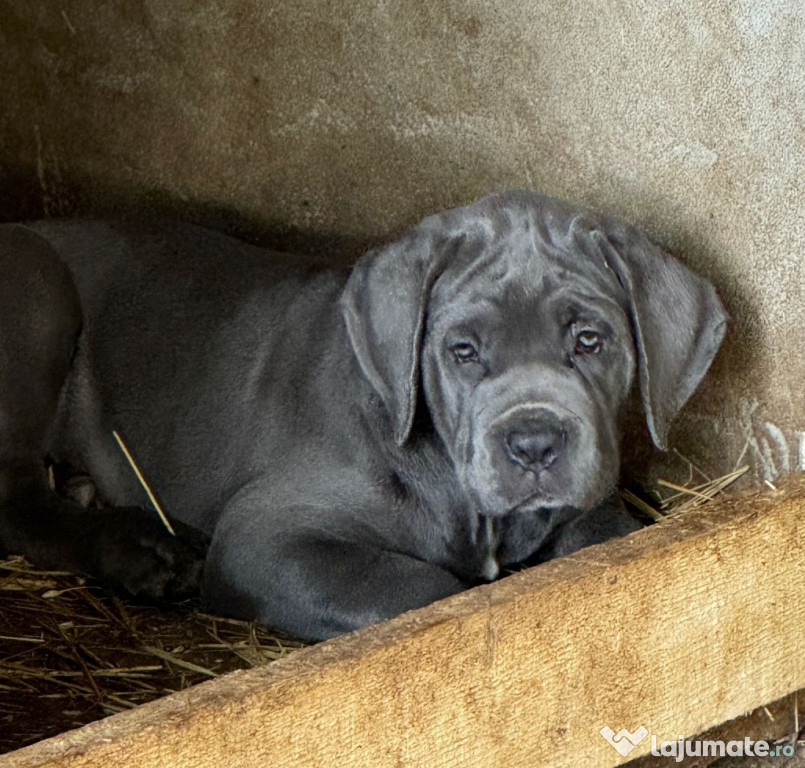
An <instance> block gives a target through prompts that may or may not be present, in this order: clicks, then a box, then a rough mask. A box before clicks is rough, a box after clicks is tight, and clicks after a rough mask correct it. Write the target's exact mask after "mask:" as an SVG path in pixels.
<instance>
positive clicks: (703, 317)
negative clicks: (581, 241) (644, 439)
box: [591, 220, 727, 449]
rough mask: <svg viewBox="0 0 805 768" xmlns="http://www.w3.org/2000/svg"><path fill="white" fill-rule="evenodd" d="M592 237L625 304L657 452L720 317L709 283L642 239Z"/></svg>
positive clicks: (624, 233) (613, 229)
mask: <svg viewBox="0 0 805 768" xmlns="http://www.w3.org/2000/svg"><path fill="white" fill-rule="evenodd" d="M600 230H603V231H593V232H592V233H591V235H592V237H593V239H594V240H596V241H597V242H598V244H599V246H600V247H601V251H602V253H603V255H604V258H605V259H606V262H607V264H608V266H609V267H610V269H612V270H613V272H615V274H616V275H617V277H618V280H619V281H620V283H621V285H623V287H624V288H625V289H626V291H627V293H628V295H629V298H630V304H631V315H632V316H631V321H632V327H633V332H634V336H635V343H636V345H637V357H638V375H639V381H640V392H641V395H642V398H643V407H644V409H645V413H646V421H647V422H648V428H649V432H650V433H651V437H652V439H653V440H654V444H655V445H656V446H657V447H658V448H661V449H665V448H666V443H667V438H668V428H669V427H670V424H671V421H672V420H673V418H674V417H675V416H676V414H677V413H678V412H679V411H680V409H681V408H682V406H683V405H684V404H685V402H686V401H687V400H688V398H689V397H690V396H691V395H692V394H693V392H694V390H695V389H696V387H697V386H698V384H699V382H700V381H701V380H702V377H703V376H704V374H705V373H706V372H707V369H708V368H709V367H710V363H711V362H712V360H713V358H714V357H715V354H716V352H717V351H718V348H719V346H720V345H721V342H722V340H723V339H724V333H725V331H726V323H727V315H726V313H725V312H724V308H723V307H722V305H721V302H720V301H719V299H718V296H716V293H715V291H714V290H713V286H712V285H710V283H708V282H707V281H706V280H704V279H702V278H701V277H699V276H697V275H695V274H693V273H692V272H691V271H690V270H688V269H687V268H685V267H684V266H683V265H682V264H681V263H680V262H678V261H676V260H675V259H673V258H672V257H671V256H669V255H668V254H667V253H665V252H664V251H662V250H661V249H660V248H658V247H657V246H656V245H654V244H653V243H652V242H651V241H650V240H649V239H648V238H647V237H646V236H645V235H644V234H643V233H642V232H640V231H639V230H637V229H634V228H633V227H629V226H627V225H624V224H622V223H620V222H616V221H613V220H607V221H606V223H605V225H604V226H603V227H600Z"/></svg>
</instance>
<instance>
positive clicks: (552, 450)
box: [504, 426, 564, 471]
mask: <svg viewBox="0 0 805 768" xmlns="http://www.w3.org/2000/svg"><path fill="white" fill-rule="evenodd" d="M504 441H505V443H506V451H507V453H508V454H509V458H511V460H512V461H513V462H515V463H516V464H519V465H520V466H521V467H523V468H524V469H528V470H532V471H534V470H540V469H548V467H550V466H551V465H552V464H553V463H554V462H555V461H556V459H557V458H558V455H559V452H560V451H561V449H562V446H563V444H564V432H563V431H562V429H561V428H559V427H556V426H546V427H540V428H533V427H532V428H515V429H512V430H510V431H509V432H508V433H507V434H506V436H505V438H504Z"/></svg>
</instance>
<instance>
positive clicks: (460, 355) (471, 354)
mask: <svg viewBox="0 0 805 768" xmlns="http://www.w3.org/2000/svg"><path fill="white" fill-rule="evenodd" d="M450 351H451V352H452V353H453V356H454V357H455V358H456V360H457V361H458V362H459V363H475V362H477V361H478V350H477V349H475V347H473V346H472V344H470V343H469V342H468V341H460V342H458V344H453V346H451V347H450Z"/></svg>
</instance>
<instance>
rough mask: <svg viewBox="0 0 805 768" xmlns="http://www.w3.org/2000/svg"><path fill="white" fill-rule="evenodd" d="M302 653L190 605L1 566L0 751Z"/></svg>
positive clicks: (24, 566) (250, 626) (20, 563)
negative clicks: (139, 599)
mask: <svg viewBox="0 0 805 768" xmlns="http://www.w3.org/2000/svg"><path fill="white" fill-rule="evenodd" d="M302 645H303V643H301V642H299V641H295V640H291V639H289V638H284V637H282V636H281V635H278V634H276V633H272V632H270V631H269V630H267V629H265V628H263V627H261V626H259V625H257V624H255V623H254V622H245V621H236V620H233V619H225V618H220V617H215V616H209V615H207V614H204V613H202V612H201V611H200V610H199V607H198V605H197V604H196V603H194V602H187V603H183V604H179V605H174V606H171V609H170V610H167V609H164V608H163V609H160V608H158V607H156V606H146V605H136V604H132V603H131V602H129V601H124V600H122V599H120V598H119V597H117V596H116V595H113V594H111V593H110V592H108V591H107V590H106V589H104V588H103V587H101V586H100V585H98V584H97V583H96V582H93V581H92V580H91V579H86V578H84V577H81V576H76V575H74V574H68V573H62V572H58V571H43V570H38V569H36V568H34V567H32V566H31V565H29V564H28V563H26V562H25V560H23V559H22V558H19V557H15V558H12V559H10V560H6V561H0V753H2V752H7V751H10V750H12V749H17V748H19V747H22V746H25V745H26V744H31V743H33V742H36V741H39V740H40V739H44V738H47V737H48V736H55V735H56V734H58V733H61V732H62V731H66V730H69V729H71V728H76V727H78V726H81V725H84V724H86V723H89V722H91V721H93V720H98V719H100V718H102V717H105V716H107V715H110V714H113V713H115V712H120V711H122V710H124V709H130V708H132V707H136V706H138V705H139V704H143V703H145V702H147V701H151V700H153V699H156V698H159V697H160V696H164V695H166V694H168V693H172V692H174V691H178V690H181V689H183V688H187V687H188V686H190V685H194V684H195V683H198V682H201V681H202V680H206V679H209V678H210V677H216V676H217V675H220V674H223V673H225V672H229V671H231V670H234V669H243V668H246V667H253V666H259V665H261V664H266V663H268V662H270V661H273V660H274V659H278V658H281V657H282V656H285V655H287V654H288V653H290V652H291V651H293V650H294V649H296V648H299V647H301V646H302Z"/></svg>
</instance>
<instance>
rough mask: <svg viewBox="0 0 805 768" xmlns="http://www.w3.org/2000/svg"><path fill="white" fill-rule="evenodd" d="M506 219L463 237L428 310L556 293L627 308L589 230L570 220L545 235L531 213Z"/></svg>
mask: <svg viewBox="0 0 805 768" xmlns="http://www.w3.org/2000/svg"><path fill="white" fill-rule="evenodd" d="M505 223H506V224H507V226H500V225H499V224H498V226H495V227H491V226H478V227H476V228H475V231H474V232H472V233H469V234H467V235H465V236H464V237H463V238H462V239H461V242H460V244H459V246H458V247H457V248H455V249H454V250H453V252H452V253H451V254H450V257H449V258H448V259H447V260H446V263H445V264H444V268H443V271H442V273H441V275H440V277H439V279H438V280H437V281H436V283H435V285H434V289H433V292H432V295H431V304H432V306H431V310H432V311H434V312H438V311H439V309H440V308H442V309H447V308H448V307H454V306H456V305H458V304H460V305H462V306H466V307H471V306H473V305H475V304H478V305H480V304H486V303H488V302H489V301H492V302H494V303H497V302H500V301H504V300H509V301H514V300H518V299H519V300H521V301H526V302H528V301H535V300H538V299H540V298H542V297H544V296H546V295H548V294H555V293H557V292H561V293H566V294H578V295H580V296H585V297H587V298H596V299H600V300H602V301H606V302H607V303H612V304H613V305H617V306H619V307H621V308H622V309H624V310H625V309H626V305H627V297H626V291H625V289H624V288H623V286H622V285H621V283H620V282H619V280H618V278H617V276H616V275H615V273H614V272H613V271H612V270H611V269H610V268H609V266H608V265H607V262H606V259H605V258H604V255H603V253H602V252H601V250H600V248H599V247H598V246H597V245H596V243H595V241H594V239H593V238H592V237H591V236H590V235H589V232H588V231H586V230H584V229H582V228H580V227H574V225H573V223H572V222H571V223H570V225H569V226H568V227H567V228H566V230H565V231H564V232H562V231H560V232H551V233H549V234H550V235H551V236H550V237H546V236H545V235H546V233H545V232H544V231H540V228H539V227H538V226H535V223H534V221H533V219H532V218H531V217H529V216H526V215H521V216H520V217H511V219H510V221H508V222H505ZM504 297H505V298H504Z"/></svg>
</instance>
